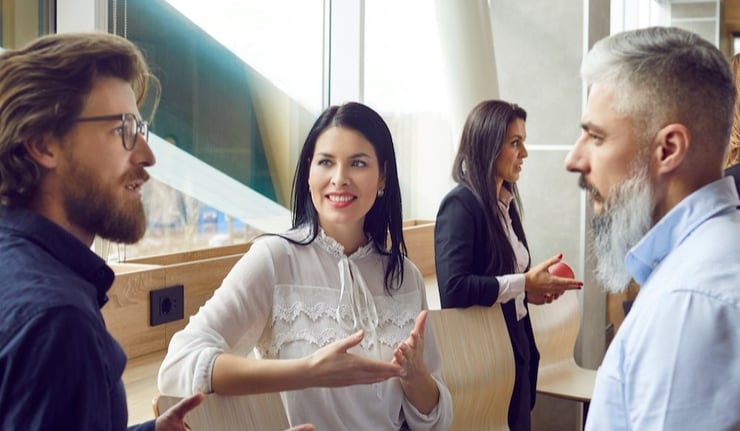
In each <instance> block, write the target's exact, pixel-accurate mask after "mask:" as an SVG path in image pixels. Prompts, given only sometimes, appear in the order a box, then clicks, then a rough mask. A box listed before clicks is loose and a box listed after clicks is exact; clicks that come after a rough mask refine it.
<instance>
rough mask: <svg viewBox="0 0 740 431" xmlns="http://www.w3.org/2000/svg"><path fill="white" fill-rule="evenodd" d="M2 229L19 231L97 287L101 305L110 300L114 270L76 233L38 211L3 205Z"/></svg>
mask: <svg viewBox="0 0 740 431" xmlns="http://www.w3.org/2000/svg"><path fill="white" fill-rule="evenodd" d="M0 228H3V229H6V230H8V231H10V232H15V233H16V234H18V235H19V236H23V237H25V238H27V239H28V240H30V241H31V242H33V243H35V244H36V245H38V246H39V247H41V248H43V249H44V250H46V251H47V252H48V253H49V254H50V255H52V256H53V257H54V258H55V259H57V260H59V261H60V262H61V263H62V264H64V265H65V266H66V267H68V268H69V269H70V270H71V271H73V272H74V273H75V274H77V275H78V276H80V277H82V278H83V279H85V280H86V281H88V282H89V283H90V284H92V285H93V286H94V287H95V296H96V300H97V302H98V306H100V307H102V306H103V305H105V303H106V302H108V295H107V292H108V290H109V289H110V287H111V285H112V284H113V280H114V278H115V274H114V273H113V270H112V269H110V267H109V266H108V265H107V264H106V263H105V261H104V260H103V259H101V258H100V257H99V256H98V255H97V254H95V253H94V252H93V251H92V250H90V248H89V247H87V246H86V245H85V244H83V243H82V242H81V241H80V240H78V239H77V238H76V237H74V236H73V235H72V234H70V233H69V232H67V231H66V230H64V229H62V228H61V227H60V226H58V225H57V224H56V223H54V222H52V221H51V220H49V219H47V218H45V217H43V216H41V215H40V214H38V213H37V212H35V211H32V210H29V209H25V208H16V207H6V206H1V205H0Z"/></svg>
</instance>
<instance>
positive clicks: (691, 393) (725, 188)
mask: <svg viewBox="0 0 740 431" xmlns="http://www.w3.org/2000/svg"><path fill="white" fill-rule="evenodd" d="M738 205H740V201H739V200H738V194H737V191H736V190H735V184H734V183H733V180H732V178H724V179H722V180H718V181H716V182H713V183H711V184H708V185H706V186H705V187H703V188H701V189H699V190H698V191H696V192H694V193H693V194H691V195H690V196H688V197H687V198H686V199H684V200H683V201H681V202H680V203H679V204H678V205H677V206H676V207H674V208H673V209H672V210H671V211H670V212H669V213H668V214H666V216H665V217H663V218H662V219H661V220H660V221H659V222H658V223H657V224H656V225H655V226H654V227H653V228H652V229H651V230H650V231H649V232H648V233H647V235H646V236H645V237H644V238H643V239H642V240H641V241H640V242H639V243H638V244H637V245H636V246H635V247H634V248H633V249H632V250H631V251H630V252H629V253H628V255H627V256H626V258H625V264H626V266H627V268H628V269H629V271H630V273H631V274H632V276H633V277H634V279H635V281H636V282H637V283H638V284H640V285H641V288H640V293H639V295H638V296H637V299H636V301H635V303H634V304H633V306H632V308H631V309H630V312H629V314H628V315H627V318H626V319H625V320H624V322H623V324H622V326H621V327H620V328H619V331H618V332H617V335H616V336H615V337H614V340H613V341H612V343H611V345H610V346H609V349H608V351H607V352H606V356H605V357H604V361H603V363H602V364H601V367H600V368H599V370H598V373H597V376H596V385H595V387H594V394H593V398H592V401H591V406H590V409H589V412H588V421H587V423H586V429H587V430H590V431H595V430H599V431H601V430H609V431H618V430H649V431H654V430H670V431H675V430H679V431H680V430H687V431H688V430H691V431H718V430H740V210H738V209H737V208H736V207H737V206H738Z"/></svg>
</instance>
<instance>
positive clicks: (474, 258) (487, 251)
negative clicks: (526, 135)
mask: <svg viewBox="0 0 740 431" xmlns="http://www.w3.org/2000/svg"><path fill="white" fill-rule="evenodd" d="M512 209H513V206H512ZM490 242H491V238H490V235H489V232H488V228H487V226H486V220H485V213H484V209H483V207H482V205H481V204H480V203H479V201H478V200H477V199H476V197H475V195H474V194H473V193H472V192H471V191H470V190H468V189H467V188H466V187H464V186H461V185H458V186H456V187H455V188H454V189H452V190H451V191H450V192H449V193H448V194H447V196H445V197H444V199H443V200H442V203H441V205H440V208H439V212H438V213H437V220H436V224H435V227H434V260H435V264H436V267H437V284H438V286H439V297H440V303H441V305H442V308H464V307H470V306H472V305H483V306H489V307H490V306H491V305H493V304H494V303H495V302H496V299H497V298H498V292H499V283H498V280H497V279H496V277H495V276H496V275H504V274H487V273H486V271H487V268H488V263H489V262H490V261H491V260H492V259H496V258H497V256H493V255H492V253H493V251H492V249H491V247H490V246H489V244H490ZM525 305H526V301H525ZM501 308H502V310H503V314H504V318H505V320H506V326H507V329H508V330H509V336H510V338H511V344H512V349H513V350H514V356H515V361H516V368H517V373H520V372H528V373H529V377H530V378H529V382H530V395H531V396H530V399H531V400H532V402H531V406H530V408H532V407H533V406H534V399H535V393H536V388H537V368H538V366H539V358H540V355H539V352H538V351H537V346H536V345H535V341H534V334H533V332H532V323H531V321H530V319H529V314H527V316H526V317H525V318H523V319H522V320H519V321H517V320H516V306H515V304H514V301H513V300H512V301H508V302H507V303H505V304H501ZM471 341H472V340H471ZM515 392H516V390H515ZM515 402H516V400H512V404H514V403H515Z"/></svg>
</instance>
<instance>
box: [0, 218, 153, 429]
mask: <svg viewBox="0 0 740 431" xmlns="http://www.w3.org/2000/svg"><path fill="white" fill-rule="evenodd" d="M113 279H114V274H113V271H112V270H111V269H110V268H109V267H108V265H106V263H105V261H103V260H102V259H101V258H100V257H98V256H97V255H96V254H95V253H93V252H92V251H91V250H90V249H89V248H88V247H87V246H85V244H83V243H82V242H80V241H79V240H78V239H77V238H75V237H73V236H72V235H70V234H69V233H68V232H67V231H65V230H63V229H61V228H60V227H59V226H57V225H56V224H54V223H52V222H51V221H50V220H48V219H46V218H44V217H42V216H40V215H38V214H37V213H35V212H33V211H29V210H25V209H20V208H7V207H3V206H0V430H24V431H25V430H50V429H55V430H58V429H63V430H67V429H69V430H124V429H126V423H127V421H128V412H127V409H126V394H125V392H124V388H123V382H122V381H121V375H122V374H123V370H124V367H125V366H126V355H125V354H124V352H123V350H122V349H121V346H120V345H119V344H118V342H116V340H114V339H113V337H112V336H111V335H110V333H109V332H108V330H107V329H106V327H105V322H104V321H103V316H102V314H101V313H100V308H101V307H102V306H103V305H104V304H105V303H106V301H107V300H108V297H107V295H106V292H107V291H108V289H110V287H111V284H112V283H113ZM132 429H138V430H153V429H154V422H153V421H150V422H148V423H146V424H143V425H141V426H139V427H135V428H132Z"/></svg>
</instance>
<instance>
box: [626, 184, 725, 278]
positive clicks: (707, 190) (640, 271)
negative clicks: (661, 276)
mask: <svg viewBox="0 0 740 431" xmlns="http://www.w3.org/2000/svg"><path fill="white" fill-rule="evenodd" d="M737 206H738V195H737V191H736V190H735V185H734V183H733V179H732V178H730V177H725V178H722V179H721V180H717V181H715V182H712V183H710V184H707V185H706V186H704V187H702V188H700V189H699V190H697V191H695V192H694V193H692V194H690V195H689V196H688V197H686V198H684V199H683V200H682V201H681V202H679V204H678V205H676V206H675V207H674V208H673V209H671V210H670V211H669V212H668V214H666V215H665V216H664V217H663V218H662V219H660V220H659V221H658V223H656V224H655V226H653V227H652V228H651V229H650V230H649V231H648V233H647V234H646V235H645V236H644V237H643V238H642V239H641V240H640V241H639V242H638V243H637V244H636V245H635V246H634V247H633V248H632V249H631V250H630V251H629V253H627V256H626V257H625V259H624V262H625V266H626V267H627V270H629V272H630V273H631V274H632V277H633V278H634V279H635V281H636V282H637V283H638V284H640V285H642V284H644V283H645V281H646V280H647V279H648V278H649V277H650V275H651V274H652V272H653V271H654V270H655V268H656V267H657V266H658V265H659V264H660V263H661V262H662V261H663V259H664V258H665V257H666V256H667V255H668V253H670V252H671V250H673V249H674V248H676V247H677V246H678V245H679V244H681V243H682V242H683V241H684V240H685V239H686V238H687V237H688V236H689V235H691V233H692V232H693V231H694V230H695V229H696V228H697V227H698V226H700V225H701V224H702V223H704V222H705V221H707V220H709V219H710V218H712V217H714V216H716V215H718V214H722V213H726V212H729V211H735V210H736V207H737Z"/></svg>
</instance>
